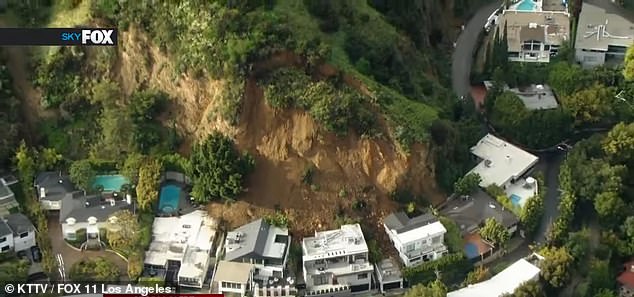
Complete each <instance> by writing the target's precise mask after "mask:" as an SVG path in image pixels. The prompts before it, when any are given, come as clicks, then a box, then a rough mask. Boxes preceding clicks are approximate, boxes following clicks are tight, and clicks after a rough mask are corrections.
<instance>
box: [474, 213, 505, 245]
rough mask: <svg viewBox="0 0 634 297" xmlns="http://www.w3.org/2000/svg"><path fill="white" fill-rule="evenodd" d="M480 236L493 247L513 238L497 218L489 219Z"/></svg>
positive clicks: (485, 222)
mask: <svg viewBox="0 0 634 297" xmlns="http://www.w3.org/2000/svg"><path fill="white" fill-rule="evenodd" d="M480 235H481V236H482V237H483V238H484V239H486V240H488V241H489V242H491V243H492V244H493V245H502V244H504V243H506V241H508V240H509V239H510V238H511V235H510V234H509V232H508V230H506V227H504V225H502V224H501V223H500V222H498V220H496V219H495V218H487V219H486V220H485V221H484V226H482V228H480Z"/></svg>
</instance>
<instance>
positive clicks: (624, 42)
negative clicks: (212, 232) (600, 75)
mask: <svg viewBox="0 0 634 297" xmlns="http://www.w3.org/2000/svg"><path fill="white" fill-rule="evenodd" d="M602 6H604V7H599V6H596V5H593V4H590V3H587V2H585V1H584V3H583V5H582V6H581V14H580V15H579V24H578V25H577V28H578V29H577V36H576V43H575V47H576V48H581V49H593V50H599V51H607V50H608V46H610V45H612V46H622V47H628V46H630V45H631V44H632V43H634V24H633V23H632V21H630V19H628V18H627V17H625V16H623V15H622V12H621V11H619V10H618V8H616V7H613V6H610V5H609V4H608V5H602Z"/></svg>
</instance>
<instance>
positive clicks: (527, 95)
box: [484, 81, 559, 110]
mask: <svg viewBox="0 0 634 297" xmlns="http://www.w3.org/2000/svg"><path fill="white" fill-rule="evenodd" d="M484 86H485V87H486V89H487V91H490V90H491V89H492V88H493V82H492V81H484ZM504 90H505V91H509V92H511V93H513V94H515V95H516V96H517V97H518V98H520V100H521V101H522V103H524V106H525V107H526V109H528V110H542V109H554V108H557V107H559V103H558V102H557V96H556V95H555V92H554V91H553V89H552V88H551V87H550V86H549V85H545V84H530V85H528V86H523V87H517V88H509V86H506V85H505V86H504Z"/></svg>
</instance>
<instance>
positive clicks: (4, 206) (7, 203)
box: [0, 178, 19, 216]
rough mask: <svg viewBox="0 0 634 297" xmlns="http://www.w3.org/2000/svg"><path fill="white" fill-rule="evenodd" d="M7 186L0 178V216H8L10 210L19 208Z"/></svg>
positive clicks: (7, 183)
mask: <svg viewBox="0 0 634 297" xmlns="http://www.w3.org/2000/svg"><path fill="white" fill-rule="evenodd" d="M14 183H15V182H14ZM9 184H10V183H9V182H7V181H6V180H5V179H3V178H0V215H2V216H4V215H8V214H9V213H10V211H9V210H10V209H12V208H17V207H19V204H18V202H17V201H16V200H15V195H14V194H13V191H11V188H9Z"/></svg>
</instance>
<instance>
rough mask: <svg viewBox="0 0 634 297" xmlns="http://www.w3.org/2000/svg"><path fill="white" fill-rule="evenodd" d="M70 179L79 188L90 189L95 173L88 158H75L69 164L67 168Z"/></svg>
mask: <svg viewBox="0 0 634 297" xmlns="http://www.w3.org/2000/svg"><path fill="white" fill-rule="evenodd" d="M68 173H69V177H70V180H71V181H72V182H73V183H74V184H75V185H76V186H77V187H79V188H80V189H82V190H84V191H90V190H91V188H92V182H93V180H94V179H95V176H96V175H97V172H96V171H95V169H93V166H92V163H91V162H90V160H88V159H83V160H77V161H75V162H73V163H72V164H71V165H70V168H69V170H68Z"/></svg>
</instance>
